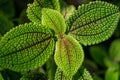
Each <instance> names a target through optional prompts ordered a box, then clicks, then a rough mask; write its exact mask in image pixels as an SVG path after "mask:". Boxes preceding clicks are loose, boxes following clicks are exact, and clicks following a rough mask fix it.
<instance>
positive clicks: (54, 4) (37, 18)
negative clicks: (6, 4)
mask: <svg viewBox="0 0 120 80" xmlns="http://www.w3.org/2000/svg"><path fill="white" fill-rule="evenodd" d="M42 8H50V9H55V10H58V11H60V5H59V1H58V0H35V1H34V2H33V4H29V5H28V9H27V15H28V18H29V19H30V20H31V21H32V22H36V23H41V14H42V13H41V11H42Z"/></svg>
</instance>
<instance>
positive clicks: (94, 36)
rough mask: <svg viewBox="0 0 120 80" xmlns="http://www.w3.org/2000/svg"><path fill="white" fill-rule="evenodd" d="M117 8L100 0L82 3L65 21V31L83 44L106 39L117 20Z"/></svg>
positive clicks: (119, 15)
mask: <svg viewBox="0 0 120 80" xmlns="http://www.w3.org/2000/svg"><path fill="white" fill-rule="evenodd" d="M119 17H120V12H119V8H118V7H116V6H114V5H112V4H110V3H107V2H102V1H95V2H91V3H89V4H83V5H82V6H80V7H79V9H78V10H77V11H76V12H75V13H74V14H73V15H72V16H71V17H70V18H69V19H68V20H67V21H66V23H67V26H68V27H67V32H66V33H68V32H69V34H70V35H72V36H73V37H74V38H76V39H77V40H78V41H79V42H80V43H81V44H83V45H93V44H96V43H100V42H102V41H105V40H106V39H108V38H109V37H110V36H111V35H112V33H113V32H114V30H115V28H116V26H117V23H118V21H119Z"/></svg>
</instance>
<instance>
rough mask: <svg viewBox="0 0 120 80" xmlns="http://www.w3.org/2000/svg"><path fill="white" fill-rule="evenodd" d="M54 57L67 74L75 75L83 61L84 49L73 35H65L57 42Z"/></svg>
mask: <svg viewBox="0 0 120 80" xmlns="http://www.w3.org/2000/svg"><path fill="white" fill-rule="evenodd" d="M54 58H55V62H56V64H57V65H58V68H60V69H61V70H62V71H63V73H64V74H65V75H66V76H73V75H74V74H75V73H76V72H77V70H78V69H79V67H80V66H81V64H82V62H83V58H84V54H83V49H82V47H81V45H80V44H79V43H78V42H77V41H76V40H75V39H74V38H73V37H72V36H69V35H63V38H61V39H58V41H57V43H56V50H55V55H54Z"/></svg>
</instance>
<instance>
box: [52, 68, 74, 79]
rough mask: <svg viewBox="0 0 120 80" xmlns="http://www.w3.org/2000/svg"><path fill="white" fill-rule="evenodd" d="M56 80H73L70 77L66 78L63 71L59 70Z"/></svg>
mask: <svg viewBox="0 0 120 80" xmlns="http://www.w3.org/2000/svg"><path fill="white" fill-rule="evenodd" d="M54 80H72V77H70V76H68V77H66V76H65V75H64V73H63V71H62V70H60V69H59V68H57V70H56V73H55V79H54Z"/></svg>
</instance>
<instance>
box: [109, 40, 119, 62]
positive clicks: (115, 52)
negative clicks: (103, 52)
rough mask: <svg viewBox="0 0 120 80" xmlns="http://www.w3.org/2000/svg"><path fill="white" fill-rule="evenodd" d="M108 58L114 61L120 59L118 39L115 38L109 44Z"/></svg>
mask: <svg viewBox="0 0 120 80" xmlns="http://www.w3.org/2000/svg"><path fill="white" fill-rule="evenodd" d="M109 51H110V58H111V59H113V60H114V61H118V62H119V61H120V39H116V40H114V41H113V42H112V43H111V46H110V50H109Z"/></svg>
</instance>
